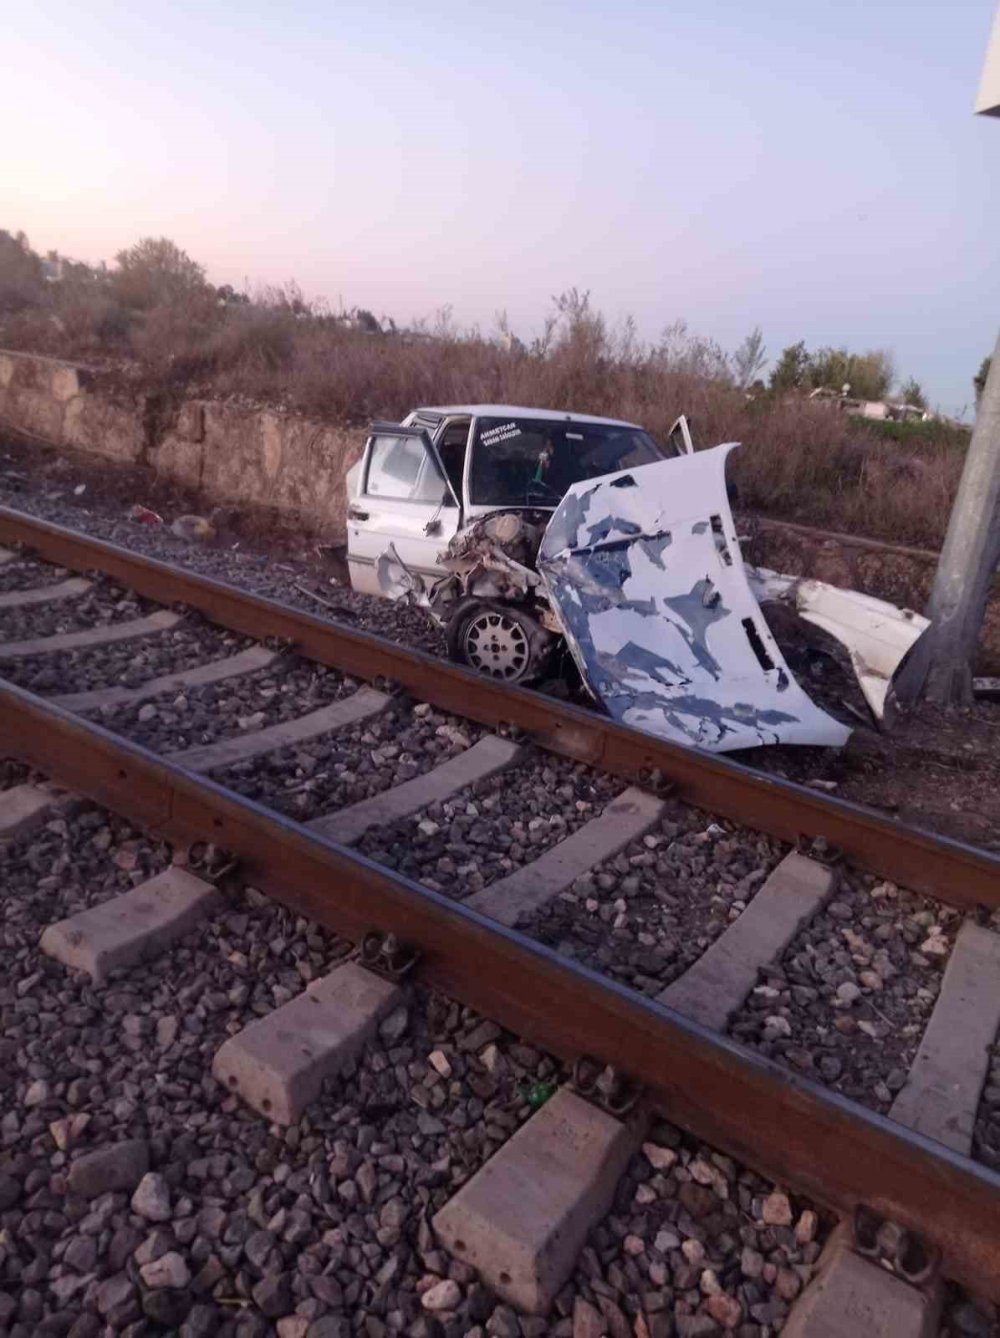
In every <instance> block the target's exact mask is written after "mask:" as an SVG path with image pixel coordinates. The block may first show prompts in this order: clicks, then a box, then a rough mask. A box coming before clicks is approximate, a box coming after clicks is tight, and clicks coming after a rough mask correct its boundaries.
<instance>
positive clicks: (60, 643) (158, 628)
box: [0, 609, 184, 660]
mask: <svg viewBox="0 0 1000 1338" xmlns="http://www.w3.org/2000/svg"><path fill="white" fill-rule="evenodd" d="M183 616H184V615H183V614H181V613H174V612H173V611H172V610H170V609H159V610H158V611H157V612H156V613H151V614H149V616H148V617H146V618H132V619H130V620H129V621H128V622H124V623H109V624H108V625H107V626H104V627H87V628H85V629H84V630H83V631H81V632H59V633H57V634H56V635H55V636H42V637H36V638H35V639H33V640H31V641H3V642H0V660H23V659H24V658H25V657H26V656H28V655H51V654H52V653H53V652H55V651H61V650H83V649H85V648H86V647H87V646H109V645H111V644H112V643H113V642H115V641H132V640H134V639H135V638H136V637H140V636H149V634H150V633H151V632H165V631H167V629H168V628H171V627H176V626H177V624H178V623H179V622H180V621H181V619H182V618H183Z"/></svg>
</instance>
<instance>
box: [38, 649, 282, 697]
mask: <svg viewBox="0 0 1000 1338" xmlns="http://www.w3.org/2000/svg"><path fill="white" fill-rule="evenodd" d="M279 656H280V652H279V651H276V650H267V649H266V648H265V647H264V646H251V647H250V648H249V649H248V650H241V651H240V652H239V654H238V655H230V656H228V657H227V658H226V659H224V660H211V661H210V662H209V663H208V664H199V665H196V666H195V667H194V668H193V669H184V670H182V671H181V672H180V673H177V674H161V676H160V677H159V678H150V679H147V681H146V682H145V683H140V684H139V685H138V687H134V688H94V689H93V690H92V691H90V692H68V693H65V694H64V695H63V696H60V697H49V698H48V700H49V701H50V702H53V703H54V704H55V705H56V706H61V707H63V708H64V709H65V710H67V711H101V710H104V709H105V708H107V707H112V706H132V705H135V704H136V703H137V702H141V701H146V700H147V699H148V698H149V697H157V696H159V694H160V693H161V692H177V691H178V690H179V689H182V688H194V687H204V686H205V684H207V683H220V682H222V680H223V679H226V678H234V677H236V676H237V675H238V674H250V673H253V672H254V671H255V670H258V669H266V668H267V667H268V666H269V665H271V664H273V663H274V661H275V660H276V659H278V658H279Z"/></svg>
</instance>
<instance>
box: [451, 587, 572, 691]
mask: <svg viewBox="0 0 1000 1338" xmlns="http://www.w3.org/2000/svg"><path fill="white" fill-rule="evenodd" d="M553 640H554V638H553V637H552V634H551V633H550V632H547V631H546V630H545V628H544V627H542V626H541V625H540V624H539V623H537V622H536V621H535V619H534V618H532V617H531V615H530V614H528V613H525V612H524V610H522V609H519V608H515V607H514V606H513V605H510V604H489V603H485V602H483V601H481V600H473V601H471V602H469V603H466V604H464V605H463V606H462V607H461V608H459V609H457V610H456V611H455V614H454V616H453V617H452V619H451V621H450V623H449V624H448V653H449V655H451V657H452V659H453V660H457V661H458V662H459V664H467V665H468V666H469V667H470V668H471V669H476V670H478V671H479V673H481V674H486V675H488V676H489V677H490V678H499V679H502V680H503V681H504V682H506V683H529V682H531V681H532V680H533V679H535V678H537V677H538V676H539V674H540V673H541V672H542V671H543V670H544V668H545V665H546V663H547V662H548V659H549V655H550V652H551V650H552V644H553Z"/></svg>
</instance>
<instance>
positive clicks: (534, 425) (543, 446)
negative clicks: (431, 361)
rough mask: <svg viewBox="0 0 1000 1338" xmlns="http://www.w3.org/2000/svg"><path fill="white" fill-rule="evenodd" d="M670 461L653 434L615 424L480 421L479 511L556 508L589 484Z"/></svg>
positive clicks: (475, 500)
mask: <svg viewBox="0 0 1000 1338" xmlns="http://www.w3.org/2000/svg"><path fill="white" fill-rule="evenodd" d="M663 458H664V455H663V452H662V451H661V450H660V448H659V446H657V444H656V442H655V441H654V440H653V438H652V437H651V436H650V435H649V433H648V432H643V431H642V430H641V428H637V427H618V426H616V425H615V424H611V423H574V422H566V421H565V420H563V421H562V422H559V421H557V420H556V421H552V422H547V421H545V420H544V419H537V418H479V419H477V421H476V436H475V443H474V446H473V452H472V467H471V470H470V474H469V500H470V502H471V504H472V505H473V506H542V507H544V506H553V507H554V506H556V505H558V503H559V502H560V501H561V500H562V498H563V496H564V494H565V492H566V490H567V488H569V487H571V486H572V485H573V484H574V483H580V482H581V481H582V480H583V479H591V478H598V477H599V476H600V475H602V474H613V473H614V472H615V471H616V470H619V469H631V468H633V467H634V466H637V465H649V464H653V463H654V462H655V461H657V460H662V459H663Z"/></svg>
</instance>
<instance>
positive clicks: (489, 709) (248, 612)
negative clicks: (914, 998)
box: [0, 507, 1000, 910]
mask: <svg viewBox="0 0 1000 1338" xmlns="http://www.w3.org/2000/svg"><path fill="white" fill-rule="evenodd" d="M0 542H6V543H20V544H25V545H27V546H29V547H30V548H32V549H33V550H34V551H35V552H37V553H39V554H40V555H41V556H42V557H43V558H46V559H48V560H49V561H52V562H57V563H60V564H61V565H62V566H65V567H69V568H72V569H74V570H78V571H89V570H97V571H101V572H104V573H105V574H106V575H108V576H111V577H113V578H114V579H115V580H118V581H121V582H122V583H123V584H124V585H127V586H128V587H130V588H131V589H133V590H135V591H137V592H138V593H139V594H141V595H144V596H146V597H147V598H149V599H153V600H156V601H158V602H160V603H163V604H175V603H183V604H186V605H188V606H189V607H191V608H194V609H197V610H198V611H199V612H201V613H203V614H204V615H205V616H206V617H208V618H210V619H211V620H212V621H214V622H217V623H221V624H223V625H224V626H226V627H229V628H231V629H232V630H234V631H237V632H242V633H244V634H246V635H248V636H253V637H256V638H258V639H264V638H267V637H269V636H270V637H279V638H281V639H283V640H286V641H288V642H290V643H292V644H293V645H294V646H295V648H296V649H297V650H299V651H300V652H301V653H302V654H303V655H305V656H307V657H309V658H311V659H314V660H317V661H320V662H321V663H323V664H328V665H332V666H334V667H336V668H338V669H341V670H343V671H344V672H346V673H349V674H351V675H353V676H355V677H358V678H364V679H374V678H380V677H381V678H388V679H391V680H393V681H394V682H395V683H398V684H400V685H401V686H402V687H405V688H407V689H408V690H409V691H411V692H412V693H414V695H416V696H417V697H419V698H420V699H421V700H423V701H426V702H429V703H431V704H432V705H434V706H437V707H440V708H441V709H442V710H446V711H450V712H453V713H454V714H456V715H461V716H466V717H467V718H469V719H472V720H476V721H478V722H480V723H481V724H485V725H488V726H490V727H492V728H496V727H497V726H499V725H504V724H506V725H513V726H516V727H517V728H518V729H520V730H522V731H524V733H525V734H526V735H527V736H529V738H531V739H532V740H534V741H535V742H536V743H538V744H540V745H541V746H542V747H544V748H548V749H550V750H551V751H553V752H556V753H560V754H563V755H565V756H568V757H573V758H576V759H578V760H579V761H582V762H586V763H589V764H591V765H593V766H596V767H600V768H602V769H603V770H605V771H609V772H611V773H613V774H614V775H618V776H622V777H625V778H626V779H629V780H636V779H638V780H640V781H641V780H643V779H645V778H647V777H648V776H649V774H650V773H652V772H659V773H660V774H661V775H662V776H663V777H665V778H666V779H667V780H669V781H671V782H672V783H673V784H674V785H675V786H676V788H677V793H678V796H679V797H680V798H682V799H684V800H687V801H688V802H690V803H693V804H697V805H699V806H701V807H702V808H706V809H708V810H709V811H711V812H713V813H718V814H722V815H724V816H725V817H728V818H731V819H733V820H734V821H736V822H739V823H743V824H745V825H746V826H748V827H754V828H756V829H757V830H758V831H762V832H767V833H768V834H769V835H771V836H775V837H778V838H779V839H781V840H784V841H791V842H795V841H797V840H798V839H799V838H800V837H805V838H806V839H807V840H813V839H814V838H816V837H823V838H824V839H825V840H826V841H827V842H828V843H829V845H830V846H832V847H834V848H835V849H837V850H840V851H842V852H843V853H844V854H845V855H846V856H848V857H849V858H851V859H854V860H857V861H858V862H859V863H860V864H862V865H864V866H865V867H866V868H867V869H870V870H871V871H872V872H873V873H877V874H879V875H880V876H882V877H883V878H889V879H892V880H893V881H894V882H897V883H900V884H903V885H904V886H906V887H908V888H910V889H912V890H914V891H917V892H925V893H928V894H929V895H931V896H934V897H937V898H939V899H940V900H942V901H946V902H948V903H950V904H951V905H954V906H957V907H959V908H961V909H963V910H972V909H975V908H977V907H979V906H986V907H989V908H990V909H995V908H998V907H1000V856H997V855H991V854H988V853H987V852H986V851H983V850H978V849H976V848H974V847H972V846H969V845H965V844H964V843H962V842H960V841H955V840H952V839H951V838H949V837H944V836H939V835H936V834H934V833H932V832H928V831H924V830H923V829H921V828H919V827H914V826H908V825H906V824H903V823H900V822H898V821H896V820H894V819H892V818H887V817H885V816H883V815H882V814H880V813H876V812H874V811H873V810H871V809H867V808H864V807H862V806H861V805H858V804H853V803H850V802H848V801H847V800H844V799H838V798H835V797H833V796H830V795H824V794H820V793H818V792H817V791H816V790H810V789H808V788H807V787H805V786H803V785H797V784H795V783H794V782H792V781H786V780H781V779H779V778H777V777H774V776H768V775H765V774H763V773H761V772H758V771H754V770H753V769H751V768H750V767H747V766H743V765H741V764H740V763H738V762H733V761H730V760H729V759H726V758H722V757H715V756H712V755H711V754H708V753H703V752H698V751H697V750H695V749H690V748H682V747H680V746H679V745H677V744H673V743H668V742H667V741H666V740H663V739H656V738H654V737H652V736H651V735H649V734H643V733H640V732H639V731H638V730H633V729H627V728H625V727H623V726H621V725H617V724H615V723H614V722H612V721H611V720H609V719H608V718H607V717H606V716H601V715H599V714H597V713H596V712H593V711H587V710H583V709H581V708H580V707H577V706H570V705H567V704H566V703H564V702H558V701H555V700H553V699H552V698H551V697H546V696H543V695H542V694H541V693H538V692H532V691H530V690H528V689H525V688H517V687H512V686H511V685H510V684H506V683H500V682H497V681H495V680H492V679H488V678H485V677H483V676H482V675H480V674H476V673H474V672H472V671H471V670H469V669H465V668H462V667H460V666H459V665H456V664H451V663H449V662H448V661H447V660H442V659H440V658H438V657H437V656H434V655H428V654H425V653H423V652H421V651H415V650H410V649H409V648H407V647H405V646H400V645H397V644H395V643H393V642H391V641H386V640H384V639H382V638H380V637H375V636H372V635H371V634H370V633H367V632H360V631H357V630H356V629H354V628H349V627H345V626H343V625H342V624H338V623H333V622H330V621H328V620H326V619H323V618H318V617H316V616H315V615H313V614H311V613H306V612H304V611H302V610H300V609H296V608H292V607H291V606H289V605H287V604H280V603H278V602H276V601H275V600H272V599H267V598H265V597H263V596H261V595H254V594H251V593H250V592H249V591H246V590H241V589H239V588H238V587H236V586H231V585H227V584H224V583H223V582H221V581H216V580H213V579H212V578H210V577H206V576H200V575H198V574H196V573H194V572H191V571H187V570H184V569H183V568H178V567H172V566H169V565H168V564H166V563H163V562H158V561H156V560H154V559H152V558H147V557H143V556H141V555H139V554H137V553H133V552H131V551H129V550H128V549H124V548H119V547H117V546H115V545H113V544H109V543H105V542H104V541H102V540H100V539H94V538H91V537H90V536H89V535H85V534H80V533H79V532H77V531H75V530H69V529H65V528H63V527H62V526H59V525H53V524H52V523H51V522H49V521H44V520H38V519H37V518H36V517H34V516H28V515H25V514H23V513H22V512H19V511H14V510H11V509H10V508H7V507H0Z"/></svg>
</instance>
